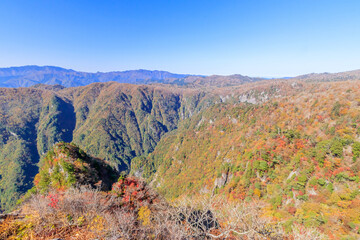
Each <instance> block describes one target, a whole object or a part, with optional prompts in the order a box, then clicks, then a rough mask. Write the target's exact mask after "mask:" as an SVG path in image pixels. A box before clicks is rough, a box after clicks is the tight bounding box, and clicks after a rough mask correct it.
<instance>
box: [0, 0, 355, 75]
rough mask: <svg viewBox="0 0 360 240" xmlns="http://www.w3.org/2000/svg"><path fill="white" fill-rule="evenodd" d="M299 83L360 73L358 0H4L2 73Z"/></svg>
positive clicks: (0, 28)
mask: <svg viewBox="0 0 360 240" xmlns="http://www.w3.org/2000/svg"><path fill="white" fill-rule="evenodd" d="M21 65H55V66H60V67H65V68H72V69H74V70H81V71H90V72H96V71H113V70H119V71H121V70H130V69H151V70H155V69H156V70H167V71H170V72H175V73H192V74H205V75H211V74H224V75H228V74H234V73H239V74H244V75H249V76H264V77H277V76H294V75H299V74H304V73H310V72H339V71H346V70H354V69H360V1H359V0H338V1H333V0H283V1H280V0H262V1H261V0H247V1H245V0H244V1H241V0H237V1H236V0H235V1H231V0H178V1H175V0H167V1H165V0H164V1H160V0H142V1H141V0H123V1H122V0H114V1H108V0H93V1H90V0H87V1H81V0H31V1H30V0H0V67H9V66H21Z"/></svg>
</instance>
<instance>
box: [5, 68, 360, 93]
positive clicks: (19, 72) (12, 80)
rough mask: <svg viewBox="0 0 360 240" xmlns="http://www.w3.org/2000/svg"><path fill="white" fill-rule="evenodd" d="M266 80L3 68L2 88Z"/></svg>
mask: <svg viewBox="0 0 360 240" xmlns="http://www.w3.org/2000/svg"><path fill="white" fill-rule="evenodd" d="M286 79H295V80H300V81H315V82H318V81H320V82H324V81H325V82H326V81H345V80H356V79H360V70H354V71H348V72H340V73H311V74H306V75H301V76H297V77H286V78H281V80H286ZM262 80H271V79H269V78H260V77H248V76H243V75H240V74H234V75H229V76H220V75H211V76H201V75H191V74H175V73H170V72H167V71H157V70H154V71H151V70H143V69H140V70H128V71H114V72H96V73H88V72H78V71H75V70H71V69H64V68H60V67H54V66H22V67H10V68H0V87H10V88H17V87H31V86H34V85H38V86H39V84H46V85H61V86H63V87H78V86H85V85H88V84H91V83H95V82H111V81H115V82H119V83H130V84H156V83H161V84H174V85H179V86H187V87H229V86H238V85H242V84H244V83H251V82H257V81H262ZM272 80H273V79H272Z"/></svg>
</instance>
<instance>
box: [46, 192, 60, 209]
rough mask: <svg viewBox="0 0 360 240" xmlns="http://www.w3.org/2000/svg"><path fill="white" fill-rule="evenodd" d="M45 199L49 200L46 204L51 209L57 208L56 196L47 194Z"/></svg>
mask: <svg viewBox="0 0 360 240" xmlns="http://www.w3.org/2000/svg"><path fill="white" fill-rule="evenodd" d="M46 198H48V199H49V200H50V203H49V204H48V205H49V206H50V207H52V208H58V203H59V196H58V194H49V195H48V196H47V197H46Z"/></svg>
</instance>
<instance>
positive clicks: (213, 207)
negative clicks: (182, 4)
mask: <svg viewBox="0 0 360 240" xmlns="http://www.w3.org/2000/svg"><path fill="white" fill-rule="evenodd" d="M263 207H264V205H263V204H261V203H260V202H257V201H253V202H251V203H236V204H234V203H228V202H226V201H224V199H223V198H216V197H211V198H192V199H187V198H184V199H181V200H179V201H172V202H171V203H170V202H167V201H165V200H164V199H163V198H162V197H161V196H160V195H159V194H158V193H156V192H155V191H154V190H153V189H152V188H151V187H149V186H148V185H147V184H146V183H145V182H144V181H142V180H140V179H138V178H134V177H125V176H120V178H119V179H117V176H116V174H115V172H114V171H113V169H111V167H110V166H109V165H108V164H107V162H106V161H103V160H101V159H98V158H94V157H92V156H89V155H88V154H87V153H85V152H84V151H83V150H81V149H80V148H78V147H77V146H76V145H74V144H72V143H70V144H69V143H64V142H62V143H58V144H55V145H54V147H52V148H51V149H50V150H49V152H47V153H46V155H45V157H44V158H43V159H42V162H41V170H40V173H39V174H38V175H37V176H36V177H35V180H34V187H33V188H32V189H31V190H30V191H29V192H28V193H27V194H26V195H25V196H24V197H23V198H22V199H21V204H20V205H18V207H17V210H16V211H14V212H12V213H10V214H0V239H1V240H3V239H4V240H5V239H19V238H21V239H44V240H45V239H64V240H67V239H69V240H70V239H79V240H80V239H134V240H135V239H162V240H165V239H166V240H168V239H170V240H182V239H189V240H190V239H191V240H198V239H219V238H220V239H240V238H241V239H243V237H245V238H246V239H265V238H266V239H294V238H295V239H298V238H300V239H302V238H303V237H309V238H311V239H314V240H317V239H321V237H322V235H321V234H320V233H319V232H318V231H316V230H315V229H313V228H309V229H306V230H303V229H302V228H301V226H295V227H294V230H293V231H290V232H289V233H285V232H284V231H283V230H282V227H281V225H279V224H278V223H276V222H275V221H273V220H271V219H269V218H266V217H263V216H262V214H263ZM249 215H251V218H249V217H248V216H249Z"/></svg>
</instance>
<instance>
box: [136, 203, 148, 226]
mask: <svg viewBox="0 0 360 240" xmlns="http://www.w3.org/2000/svg"><path fill="white" fill-rule="evenodd" d="M138 215H139V217H138V219H139V220H140V221H142V224H143V225H144V226H147V225H149V224H150V215H151V211H150V209H149V208H148V207H147V206H142V207H141V208H140V210H139V213H138Z"/></svg>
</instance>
